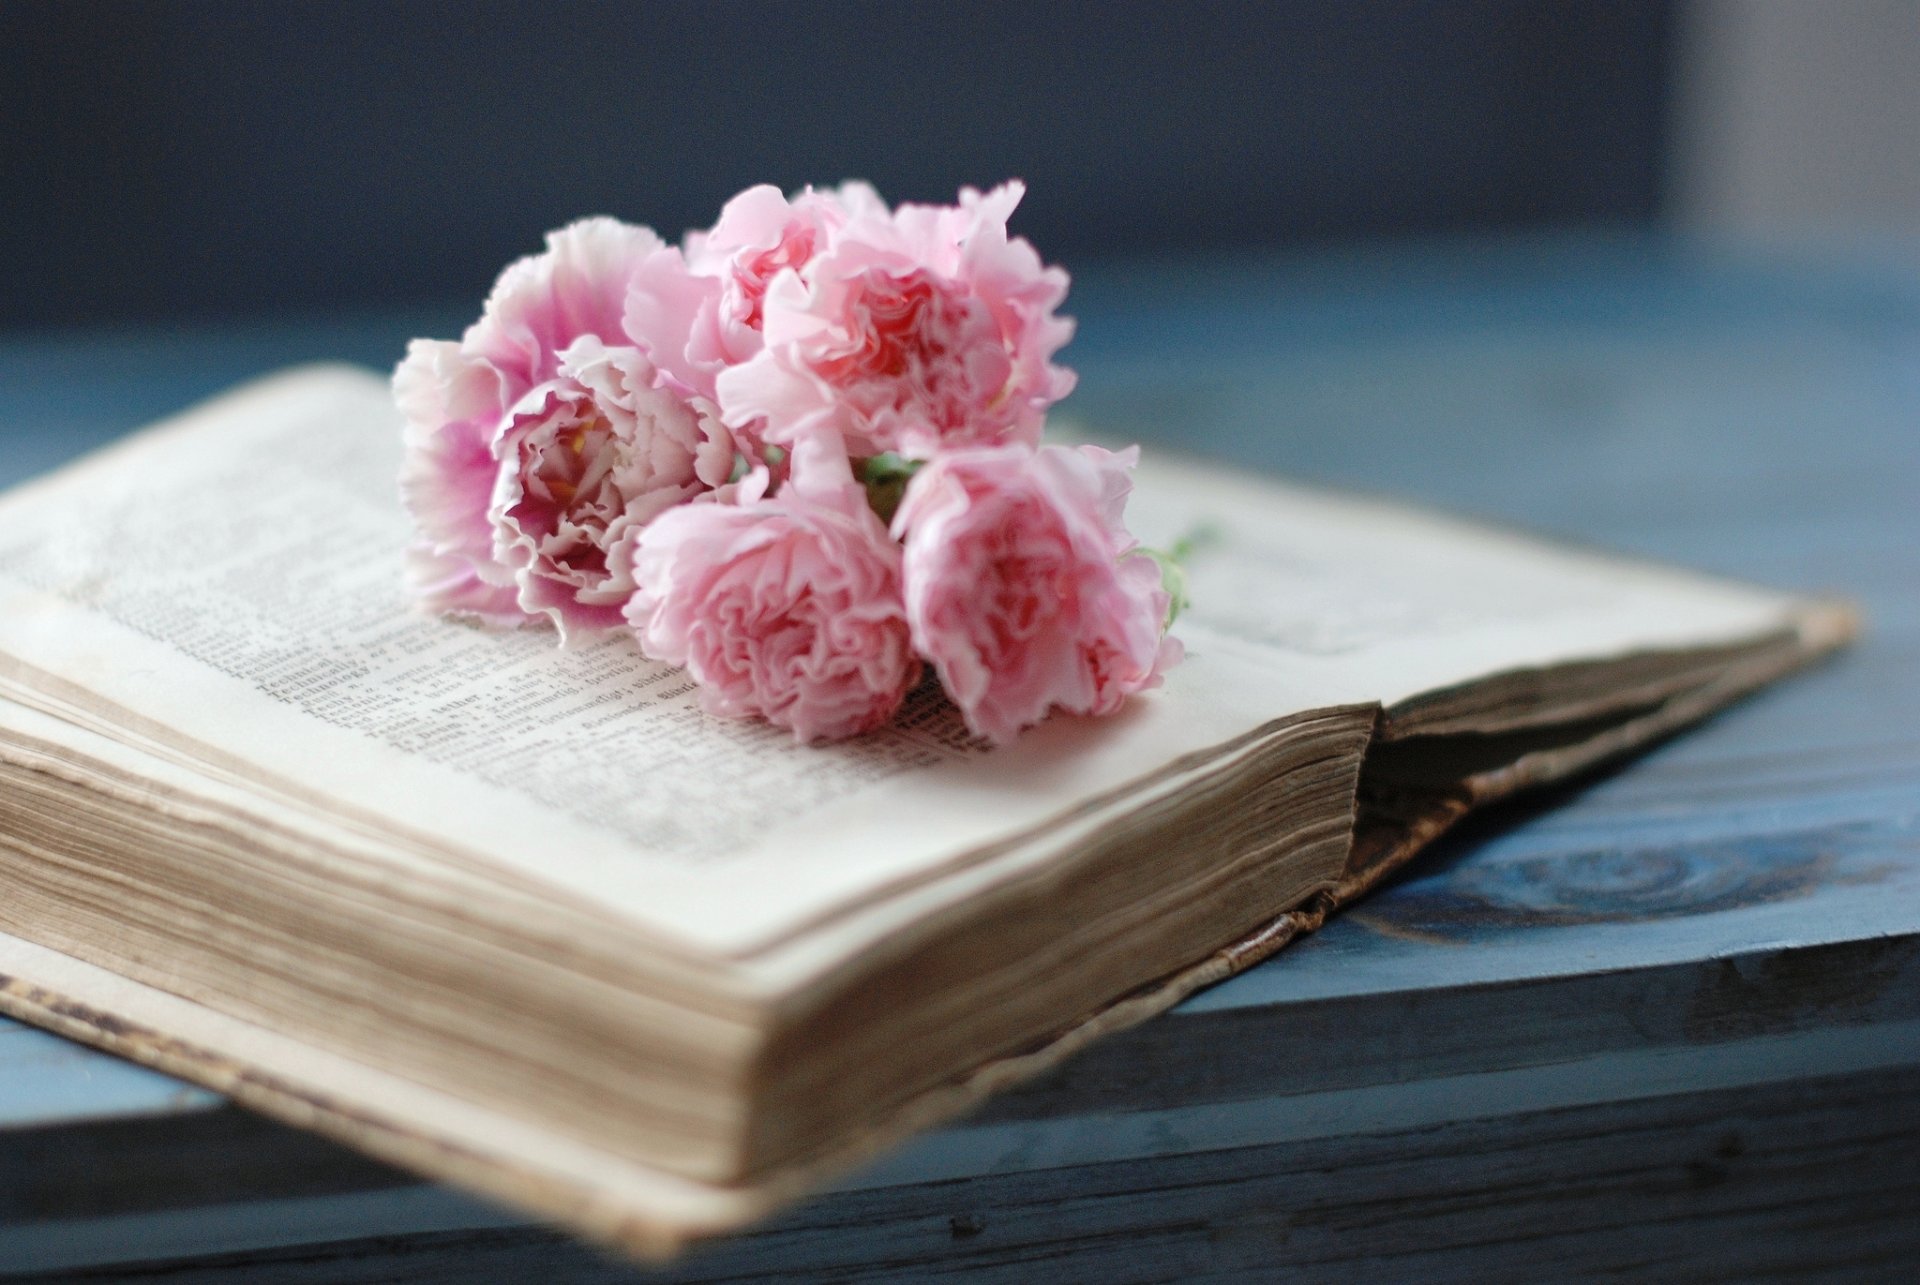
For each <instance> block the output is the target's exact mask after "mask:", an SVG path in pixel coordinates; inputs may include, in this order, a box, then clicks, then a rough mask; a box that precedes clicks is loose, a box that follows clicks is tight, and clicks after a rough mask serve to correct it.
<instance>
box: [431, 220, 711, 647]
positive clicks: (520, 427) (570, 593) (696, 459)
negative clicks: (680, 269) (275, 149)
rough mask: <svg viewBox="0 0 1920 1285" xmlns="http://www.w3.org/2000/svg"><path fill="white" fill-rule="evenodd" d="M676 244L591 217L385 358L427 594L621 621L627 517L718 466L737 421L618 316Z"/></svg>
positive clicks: (465, 607)
mask: <svg viewBox="0 0 1920 1285" xmlns="http://www.w3.org/2000/svg"><path fill="white" fill-rule="evenodd" d="M679 258H680V254H679V251H677V250H675V249H673V248H671V247H669V246H666V245H664V244H663V243H662V242H661V240H660V238H659V237H657V236H655V235H654V234H653V233H652V232H651V231H649V230H648V229H646V228H640V227H633V226H630V225H627V224H623V223H619V222H616V221H615V220H612V219H604V218H598V219H585V220H582V221H580V222H578V223H575V224H572V225H571V226H569V227H566V228H563V229H561V230H560V231H558V232H554V233H552V234H550V235H549V236H548V238H547V249H546V252H545V253H543V254H539V255H534V256H531V257H528V258H525V259H522V260H520V261H519V262H517V263H515V264H513V265H511V266H510V267H508V268H507V270H506V271H505V272H503V273H502V274H501V275H500V279H499V281H498V282H497V283H496V284H495V286H494V289H493V292H492V294H491V295H490V296H489V297H488V299H487V302H486V306H485V308H484V309H483V311H482V313H481V317H480V319H479V320H478V321H477V322H475V323H474V324H473V325H472V326H471V327H469V328H468V330H467V332H466V334H465V335H464V336H463V337H462V338H461V340H460V341H459V342H458V343H450V342H444V341H433V340H416V341H414V343H413V344H412V345H410V346H409V348H408V350H407V356H406V359H405V360H403V361H402V362H401V363H400V366H399V368H398V369H397V370H396V371H395V372H394V393H395V397H396V400H397V401H398V402H399V404H400V408H401V411H402V413H403V415H404V417H405V420H406V437H405V441H406V462H405V464H404V466H403V469H402V474H401V491H402V494H403V496H404V498H405V499H406V502H407V507H408V509H409V511H410V512H411V513H412V514H413V517H414V520H415V522H416V524H417V525H418V528H419V538H418V539H417V540H416V542H415V544H414V546H413V548H412V549H411V550H410V551H409V554H408V571H409V578H410V580H411V581H412V583H413V586H414V589H415V591H416V593H417V594H418V595H419V597H420V599H421V600H422V601H423V603H424V604H425V605H426V606H427V607H429V608H430V609H432V610H436V611H441V612H447V613H452V614H460V615H469V616H475V617H478V618H480V619H482V620H485V621H488V622H490V623H495V624H508V623H524V622H526V621H528V620H531V619H538V618H540V617H542V616H545V617H549V618H551V619H552V620H553V621H554V622H555V623H557V624H559V625H560V626H561V627H562V629H571V628H601V627H607V626H611V625H615V624H618V623H619V621H620V613H619V603H620V601H621V600H623V599H624V597H625V596H626V595H627V594H628V593H630V592H631V589H632V585H631V581H630V577H629V575H628V572H627V570H626V569H625V568H623V567H622V566H621V565H619V564H618V562H617V560H613V559H612V553H613V550H614V548H615V546H616V545H617V544H618V543H619V542H620V540H621V537H622V535H623V534H624V532H625V531H626V530H627V529H628V528H629V527H631V526H633V525H634V524H636V523H640V522H644V521H646V520H647V519H648V518H650V517H651V516H653V515H654V514H655V513H657V512H659V511H660V510H661V509H663V508H665V507H667V506H668V505H671V504H673V503H677V502H679V501H681V500H684V499H687V498H690V497H691V496H693V495H695V494H698V493H700V492H702V491H704V490H706V489H708V488H711V487H713V486H716V485H718V484H720V483H721V482H724V481H725V480H726V477H727V474H728V472H729V471H730V470H731V468H732V465H733V445H732V440H731V436H730V434H728V433H727V431H726V430H725V429H724V428H722V427H721V425H720V423H719V421H718V420H717V419H716V418H714V416H713V415H712V414H710V413H708V412H710V411H711V409H712V408H711V406H710V405H707V406H703V405H702V404H700V403H699V401H698V400H697V399H694V398H690V397H688V396H686V395H685V394H684V393H683V392H682V391H680V390H679V389H677V388H675V387H672V386H671V381H670V380H668V379H667V378H666V377H665V376H664V375H662V374H661V372H659V371H658V370H657V369H656V367H655V366H654V365H653V364H652V362H651V361H650V359H649V358H648V356H647V355H646V354H645V353H643V352H642V351H640V350H639V349H637V348H635V347H633V346H632V345H631V343H630V341H629V340H628V338H627V335H626V333H625V331H624V329H623V326H622V321H623V317H624V314H625V312H626V310H627V307H628V304H629V296H630V295H632V294H633V293H635V292H641V293H644V292H645V291H646V289H647V284H646V283H647V281H648V280H649V279H651V278H652V277H655V276H659V275H661V267H662V265H663V264H666V263H671V262H674V261H678V260H679Z"/></svg>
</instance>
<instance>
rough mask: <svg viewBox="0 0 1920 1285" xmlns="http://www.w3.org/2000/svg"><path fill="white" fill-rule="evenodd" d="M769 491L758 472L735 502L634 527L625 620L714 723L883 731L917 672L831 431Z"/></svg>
mask: <svg viewBox="0 0 1920 1285" xmlns="http://www.w3.org/2000/svg"><path fill="white" fill-rule="evenodd" d="M767 483H768V478H767V474H766V473H765V471H764V470H759V471H756V472H755V474H753V475H752V477H751V478H750V479H749V480H748V481H747V482H745V483H743V484H742V486H741V488H740V491H739V493H738V495H737V497H736V500H735V502H733V503H708V504H691V505H687V506H685V507H682V508H677V509H674V510H672V511H671V512H668V513H666V514H664V515H662V516H661V517H659V518H657V519H656V520H654V521H653V522H652V523H650V524H649V525H647V526H646V527H645V528H644V529H641V530H640V531H639V532H638V534H637V535H636V536H635V537H633V539H634V543H635V549H634V552H633V555H632V556H633V564H634V578H635V580H636V581H637V582H638V584H639V590H638V592H636V593H635V594H634V596H633V599H632V601H631V602H630V603H629V604H628V606H627V619H628V620H629V621H630V622H631V623H632V625H633V627H634V628H635V630H636V631H638V633H639V636H640V641H641V646H642V647H643V648H644V649H645V651H646V652H647V654H648V655H650V656H653V657H654V658H655V659H658V660H663V661H667V662H668V663H670V664H675V665H684V666H685V667H686V668H687V670H688V672H690V673H691V674H692V675H693V677H694V679H695V681H697V682H698V683H699V685H700V699H701V704H702V705H703V706H704V707H705V708H706V709H707V710H708V711H709V712H710V713H713V714H718V715H721V716H723V717H727V718H749V717H754V716H758V717H761V718H765V719H766V720H767V721H769V722H771V723H773V724H775V725H777V726H780V727H784V728H787V729H789V730H790V731H792V732H793V735H794V739H796V740H798V741H802V742H805V741H815V740H830V739H835V738H838V737H844V736H852V735H854V734H856V733H858V732H864V731H868V730H870V729H872V728H876V727H879V726H881V725H882V724H884V723H886V722H887V721H888V720H889V719H891V718H892V717H893V715H894V712H895V711H896V710H898V709H899V707H900V702H901V700H902V699H903V698H904V697H905V695H906V692H907V690H908V688H910V687H911V686H912V685H913V683H914V682H915V681H917V679H918V677H919V674H920V664H919V662H918V661H917V660H916V659H915V658H914V656H913V653H912V649H911V647H910V646H909V641H908V631H907V621H906V615H905V612H904V611H903V609H902V607H901V601H900V548H899V546H898V545H897V544H896V543H895V542H894V541H893V540H892V538H891V537H889V535H888V534H887V530H886V528H885V527H884V526H882V525H881V523H880V520H879V519H878V518H876V517H875V516H874V515H873V512H872V511H871V510H870V509H869V508H868V507H867V502H866V495H865V492H864V491H863V490H862V488H861V487H860V486H859V485H858V484H857V483H855V481H854V480H853V473H852V470H851V468H850V467H849V465H848V462H847V458H846V452H845V449H844V447H843V446H842V445H841V444H840V443H839V442H838V441H837V440H836V439H834V438H833V437H832V435H831V434H821V435H817V436H811V437H809V438H807V439H806V440H805V441H803V442H801V443H800V444H799V445H798V446H797V447H796V448H795V452H794V458H793V470H792V475H791V478H790V480H789V481H788V482H787V484H786V485H785V486H783V487H782V488H781V489H780V492H779V493H778V494H777V495H773V496H768V495H766V494H765V490H766V486H767Z"/></svg>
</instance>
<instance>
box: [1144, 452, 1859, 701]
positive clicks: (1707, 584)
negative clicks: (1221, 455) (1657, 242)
mask: <svg viewBox="0 0 1920 1285" xmlns="http://www.w3.org/2000/svg"><path fill="white" fill-rule="evenodd" d="M1128 518H1129V522H1130V524H1131V526H1132V527H1133V529H1134V531H1135V532H1136V533H1137V534H1139V535H1140V536H1141V538H1142V540H1143V541H1145V542H1147V543H1149V544H1154V545H1157V546H1159V547H1170V546H1171V545H1172V543H1173V542H1174V541H1176V540H1178V539H1180V538H1182V537H1183V536H1185V537H1188V538H1190V539H1192V540H1193V542H1194V544H1195V549H1194V551H1193V553H1192V554H1191V555H1190V556H1189V558H1188V560H1187V564H1186V566H1187V575H1188V583H1189V589H1190V596H1191V598H1192V600H1193V605H1192V607H1191V609H1190V610H1189V611H1188V613H1187V614H1186V615H1184V616H1182V617H1181V620H1180V632H1181V633H1182V635H1183V636H1185V637H1187V638H1188V639H1189V646H1190V648H1191V649H1193V650H1198V651H1202V652H1206V651H1214V650H1218V651H1232V652H1234V653H1236V654H1240V655H1244V656H1248V657H1258V658H1259V660H1258V662H1257V663H1258V664H1260V665H1261V666H1262V667H1264V668H1270V669H1278V670H1283V671H1285V672H1288V673H1290V674H1293V675H1295V676H1296V677H1297V678H1298V680H1299V681H1301V682H1304V683H1307V684H1309V685H1311V686H1313V687H1315V688H1316V689H1322V688H1323V689H1324V690H1327V691H1328V692H1330V693H1332V692H1339V693H1344V694H1347V695H1351V696H1354V697H1356V698H1364V699H1371V700H1377V701H1379V702H1380V703H1381V704H1383V705H1386V706H1389V707H1391V706H1393V705H1395V704H1397V703H1400V702H1402V701H1405V700H1408V699H1410V698H1412V697H1416V696H1420V695H1422V694H1424V693H1428V692H1432V691H1434V690H1437V689H1441V688H1448V687H1456V686H1459V685H1461V684H1463V683H1468V682H1472V681H1474V680H1477V679H1484V678H1489V677H1492V676H1494V675H1497V674H1502V673H1508V672H1511V671H1515V670H1522V669H1539V668H1547V667H1551V666H1555V665H1562V664H1568V663H1573V662H1580V661H1597V660H1607V659H1617V658H1622V657H1626V656H1630V655H1634V654H1639V653H1646V652H1657V651H1678V650H1685V649H1689V648H1701V647H1713V646H1723V645H1731V644H1738V643H1744V642H1751V641H1753V640H1755V639H1756V638H1759V637H1762V636H1765V635H1767V634H1770V633H1777V632H1782V631H1791V630H1801V631H1803V632H1807V633H1809V634H1812V635H1818V634H1822V633H1825V632H1840V633H1844V632H1845V631H1846V630H1847V629H1848V628H1850V618H1849V617H1848V616H1847V615H1846V613H1845V612H1844V611H1838V610H1834V609H1826V608H1822V607H1821V606H1820V605H1818V604H1811V603H1807V602H1805V601H1803V600H1799V599H1795V598H1793V597H1792V596H1790V595H1786V594H1781V593H1775V592H1771V591H1767V590H1763V589H1758V588H1754V587H1751V586H1747V585H1741V584H1735V583H1732V582H1730V581H1726V580H1721V579H1717V578H1714V577H1710V576H1705V575H1699V574H1695V573H1692V572H1687V571H1683V570H1679V569H1675V568H1668V567H1662V566H1658V565H1655V564H1651V563H1647V562H1643V561H1639V560H1635V559H1631V558H1625V557H1619V556H1614V555H1609V554H1604V553H1599V552H1595V551H1590V550H1585V549H1580V548H1576V547H1572V546H1569V545H1566V544H1561V543H1556V542H1551V541H1547V540H1542V539H1536V538H1533V537H1529V536H1526V535H1522V534H1519V533H1516V532H1512V531H1508V530H1503V529H1499V528H1496V527H1490V526H1485V525H1481V524H1478V523H1474V522H1471V521H1466V520H1462V519H1458V518H1452V517H1447V516H1444V515H1440V514H1435V513H1428V512H1424V511H1421V510H1419V509H1415V508H1411V507H1408V506H1404V505H1399V504H1393V503H1390V502H1387V501H1382V500H1377V499H1370V498H1365V497H1360V496H1352V495H1344V494H1337V493H1333V492H1327V491H1316V490H1311V489H1308V488H1305V487H1299V486H1293V485H1289V484H1286V483H1284V482H1280V481H1277V480H1274V479H1271V478H1264V477H1259V476H1257V475H1249V474H1234V473H1231V472H1229V471H1227V470H1225V469H1222V468H1221V467H1219V466H1218V465H1208V464H1202V463H1198V462H1195V461H1188V460H1181V459H1179V458H1178V457H1172V458H1169V457H1167V456H1165V455H1161V456H1157V457H1154V458H1150V459H1148V460H1146V461H1144V462H1143V463H1142V465H1141V467H1140V470H1139V474H1138V484H1137V486H1136V488H1135V491H1134V496H1133V501H1132V503H1131V505H1130V506H1129V508H1128ZM1835 641H1838V639H1837V638H1834V639H1821V638H1817V637H1810V638H1809V642H1810V644H1812V645H1816V646H1817V645H1821V644H1822V643H1823V642H1824V643H1826V644H1828V645H1830V644H1831V642H1835ZM1362 693H1364V697H1362V696H1361V694H1362Z"/></svg>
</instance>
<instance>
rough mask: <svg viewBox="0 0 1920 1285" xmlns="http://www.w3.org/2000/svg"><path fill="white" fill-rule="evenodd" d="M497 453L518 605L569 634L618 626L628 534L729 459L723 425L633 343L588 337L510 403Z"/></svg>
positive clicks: (494, 514)
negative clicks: (613, 344)
mask: <svg viewBox="0 0 1920 1285" xmlns="http://www.w3.org/2000/svg"><path fill="white" fill-rule="evenodd" d="M493 454H494V457H495V459H496V461H497V462H498V464H499V466H500V467H499V471H498V474H497V480H496V482H495V484H494V492H493V497H492V504H491V507H490V509H489V516H490V518H491V519H492V522H493V533H494V548H495V551H496V553H497V556H498V559H499V561H500V563H501V564H502V565H504V566H505V567H506V568H507V570H508V571H509V572H510V573H511V575H512V578H513V583H514V585H515V587H516V589H517V590H518V603H519V606H520V608H521V609H522V610H523V611H526V612H529V613H544V614H546V615H547V616H549V617H551V618H552V619H553V621H554V623H555V624H556V625H558V626H559V627H560V629H561V632H562V633H563V634H564V633H567V632H569V631H572V630H594V629H610V628H613V627H615V626H617V625H619V624H620V623H621V621H622V619H623V617H622V615H621V609H622V608H623V607H624V606H625V605H626V601H627V599H628V598H630V597H631V596H632V595H633V591H634V579H633V571H632V567H631V565H630V564H629V563H628V561H627V559H626V557H625V556H624V553H623V551H624V544H623V541H622V537H623V536H624V535H625V534H626V532H627V531H628V530H629V529H631V528H634V527H637V526H640V525H642V524H644V523H646V522H648V521H649V520H651V519H652V518H654V517H657V516H658V515H659V514H661V513H664V512H665V511H666V510H668V509H669V508H672V507H673V506H674V505H676V504H680V503H682V502H684V501H686V500H690V499H693V498H694V497H695V496H697V495H700V494H702V493H703V492H706V491H710V490H712V489H713V488H715V487H718V486H721V485H722V484H724V483H725V482H726V480H727V475H728V473H729V472H730V471H731V469H732V467H733V443H732V440H731V438H730V437H729V436H728V434H727V432H726V430H725V429H723V428H721V427H720V426H719V424H718V423H716V422H715V421H714V420H713V419H712V418H711V417H710V416H708V415H705V414H703V413H701V411H700V410H698V409H697V408H696V407H695V406H693V405H690V404H689V403H688V402H686V401H683V400H682V399H681V398H679V397H678V396H676V395H675V394H674V393H672V392H670V391H668V390H667V389H664V388H662V387H659V386H658V382H657V380H656V378H655V373H654V369H653V366H652V364H651V363H650V362H649V361H648V360H647V358H646V357H645V356H643V355H642V354H641V353H640V352H639V351H638V350H637V349H633V348H608V347H606V346H605V345H604V344H602V343H601V342H600V341H599V340H598V339H594V338H591V337H587V338H581V339H577V340H575V341H574V342H573V344H572V345H571V346H570V347H569V348H568V349H567V350H566V352H565V353H564V354H562V359H561V363H560V368H559V371H558V375H557V377H556V378H554V379H551V380H549V381H547V382H546V383H544V384H541V385H540V386H539V387H538V388H535V389H534V390H533V391H532V392H531V393H529V394H528V395H527V396H526V397H525V398H524V399H522V401H521V402H520V404H519V405H518V406H515V407H514V408H513V409H512V410H511V411H510V412H509V413H508V415H507V418H506V422H505V424H504V425H503V427H502V428H501V431H500V433H499V435H498V436H497V437H496V438H495V441H494V449H493Z"/></svg>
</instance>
